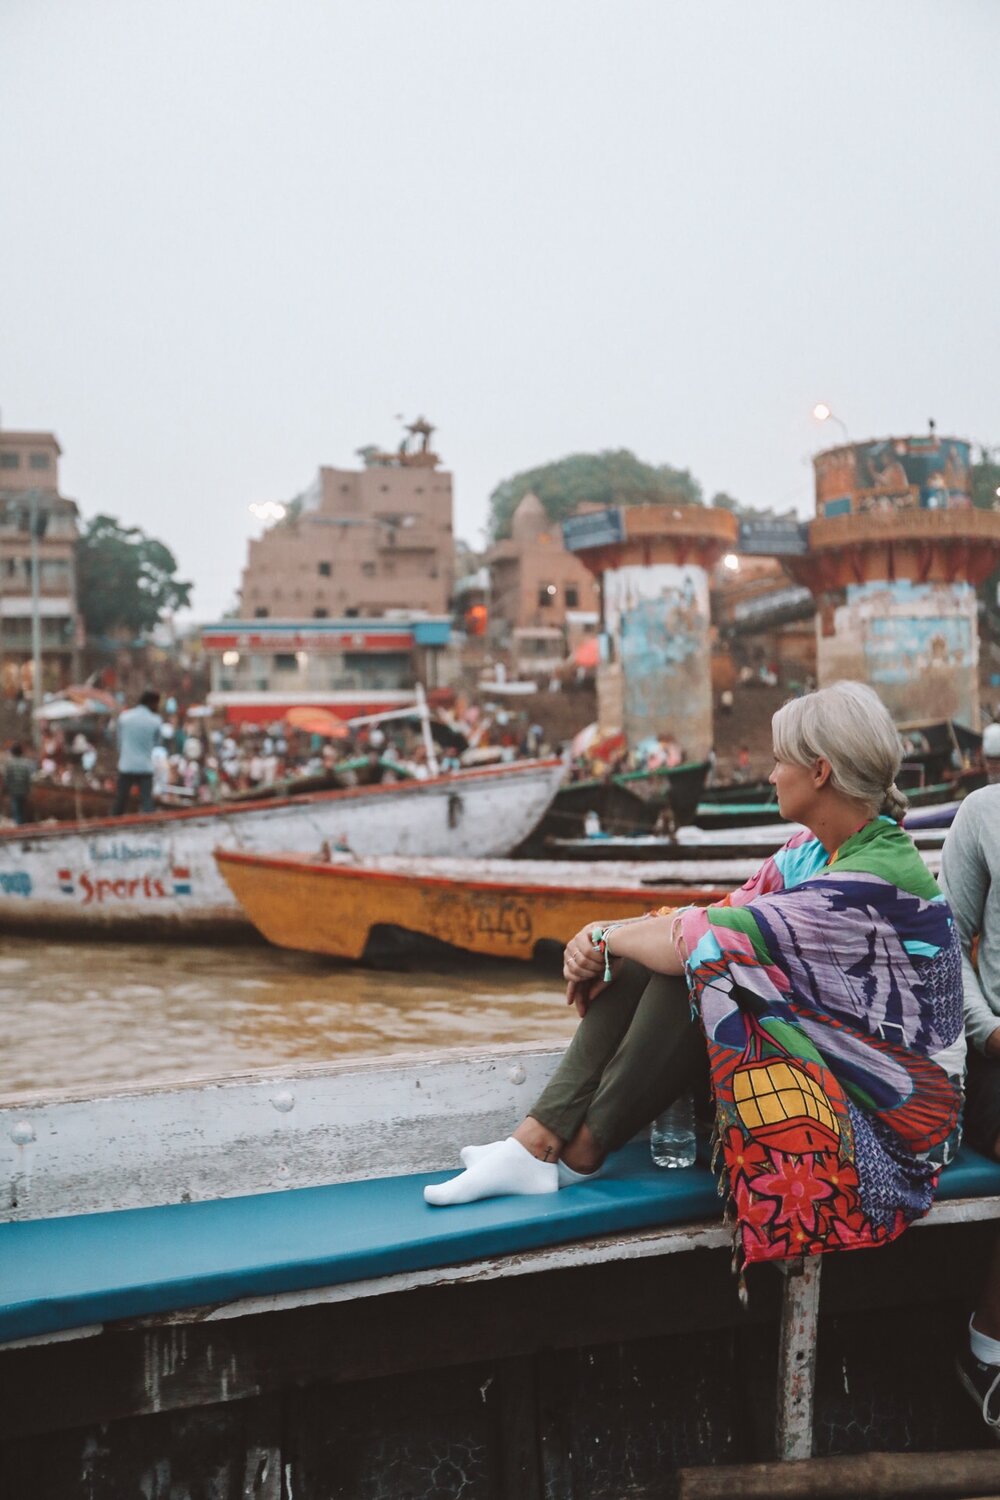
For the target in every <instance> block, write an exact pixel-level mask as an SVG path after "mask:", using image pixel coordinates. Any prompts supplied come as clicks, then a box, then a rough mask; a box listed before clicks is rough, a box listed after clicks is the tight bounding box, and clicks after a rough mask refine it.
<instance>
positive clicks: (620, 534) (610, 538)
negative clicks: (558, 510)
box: [562, 505, 625, 552]
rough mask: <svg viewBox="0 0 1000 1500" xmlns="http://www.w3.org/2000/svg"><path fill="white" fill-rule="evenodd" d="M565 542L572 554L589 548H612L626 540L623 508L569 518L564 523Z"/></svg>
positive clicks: (596, 511) (618, 507) (593, 511)
mask: <svg viewBox="0 0 1000 1500" xmlns="http://www.w3.org/2000/svg"><path fill="white" fill-rule="evenodd" d="M562 534H563V542H564V543H565V546H566V548H567V550H568V551H570V552H583V551H584V549H585V548H587V547H610V546H613V544H614V543H615V542H623V541H624V540H625V517H624V516H623V515H622V511H621V506H619V505H612V506H609V507H608V509H607V510H592V511H589V512H588V513H587V514H586V515H582V516H568V517H567V518H566V520H565V521H564V522H563V523H562Z"/></svg>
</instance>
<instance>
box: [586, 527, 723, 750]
mask: <svg viewBox="0 0 1000 1500" xmlns="http://www.w3.org/2000/svg"><path fill="white" fill-rule="evenodd" d="M737 534H738V526H737V522H736V518H735V516H733V515H731V514H730V512H729V511H725V510H714V509H711V508H708V507H704V506H700V505H642V506H638V505H637V506H621V507H618V508H615V509H610V510H604V511H597V512H593V513H591V514H589V515H582V516H574V517H572V518H571V519H570V520H568V521H564V522H563V537H564V539H565V542H566V546H567V547H568V548H569V549H570V551H572V552H576V553H578V554H579V556H580V557H581V558H582V560H583V561H584V563H585V564H586V565H587V567H588V568H589V569H590V571H591V572H592V573H594V574H595V576H596V577H598V578H599V579H600V581H601V592H602V608H603V630H604V652H605V660H604V662H603V664H602V667H601V668H600V669H599V672H598V713H599V717H600V721H601V726H602V728H603V729H612V728H619V729H622V730H624V732H625V735H626V737H627V739H628V742H629V745H630V746H631V747H632V748H633V749H634V748H635V747H636V746H637V745H639V744H641V743H642V741H643V740H645V739H649V738H650V737H655V736H657V735H660V734H667V733H669V734H672V735H673V736H674V737H675V739H676V740H677V741H678V742H679V744H680V745H681V747H682V748H683V750H684V752H685V754H686V756H687V757H688V758H689V759H692V760H700V759H702V758H703V757H704V756H705V754H706V753H707V751H708V750H709V748H710V746H711V744H712V680H711V638H710V619H709V580H708V575H709V570H710V569H711V568H712V567H714V565H715V564H716V563H717V562H718V560H719V558H720V557H721V556H722V554H723V553H725V552H730V551H732V550H733V548H734V547H735V545H736V538H737Z"/></svg>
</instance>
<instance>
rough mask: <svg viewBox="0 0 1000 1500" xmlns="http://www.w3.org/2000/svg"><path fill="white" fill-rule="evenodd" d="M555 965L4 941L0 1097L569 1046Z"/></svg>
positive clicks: (569, 1023) (0, 946) (569, 1016)
mask: <svg viewBox="0 0 1000 1500" xmlns="http://www.w3.org/2000/svg"><path fill="white" fill-rule="evenodd" d="M575 1019H576V1018H575V1014H574V1013H572V1012H570V1011H568V1010H567V1008H566V1005H565V1002H564V1000H563V996H562V991H561V983H560V977H559V973H558V970H557V969H553V968H549V969H540V968H532V967H531V966H529V965H526V964H514V963H510V964H505V963H500V962H495V961H491V960H488V959H475V958H471V957H470V958H468V959H467V960H462V959H458V960H457V961H456V962H455V963H454V965H448V966H440V965H439V966H437V967H435V968H433V969H426V968H425V969H419V970H417V969H415V970H413V971H410V972H402V973H401V972H390V971H387V970H375V969H365V968H360V967H354V966H349V965H345V964H338V963H335V962H333V961H332V960H329V959H323V958H318V957H312V956H310V955H307V954H300V953H289V952H285V951H283V950H281V949H278V948H269V947H265V946H263V945H257V944H250V943H245V944H239V945H233V946H222V945H218V946H209V945H194V944H182V943H176V944H168V943H105V942H99V943H82V942H59V941H51V940H48V939H42V938H28V937H15V938H7V937H5V938H3V939H2V941H0V1100H2V1099H4V1098H12V1097H17V1096H19V1095H23V1094H26V1093H33V1092H36V1091H42V1092H46V1093H47V1092H49V1091H50V1090H56V1089H73V1090H90V1091H93V1092H94V1093H102V1092H105V1091H107V1090H109V1089H110V1090H113V1089H114V1088H115V1087H117V1086H118V1085H121V1084H134V1083H141V1082H144V1081H147V1080H148V1081H156V1082H164V1081H173V1080H177V1079H183V1078H195V1077H199V1076H202V1077H203V1076H205V1075H211V1074H219V1073H227V1072H232V1071H236V1070H240V1069H245V1068H271V1067H281V1066H283V1065H285V1064H288V1063H311V1062H323V1061H328V1060H330V1059H334V1058H345V1057H373V1056H379V1055H381V1056H384V1055H386V1054H388V1053H399V1054H404V1053H414V1052H436V1051H445V1050H446V1049H448V1048H454V1047H477V1046H488V1045H490V1044H491V1043H495V1042H542V1043H545V1042H551V1043H560V1042H565V1041H566V1040H568V1038H569V1037H570V1036H571V1035H572V1032H573V1029H574V1023H575Z"/></svg>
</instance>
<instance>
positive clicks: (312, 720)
mask: <svg viewBox="0 0 1000 1500" xmlns="http://www.w3.org/2000/svg"><path fill="white" fill-rule="evenodd" d="M285 722H286V723H287V724H290V725H291V726H292V728H293V729H304V730H305V732H306V734H321V735H322V736H323V738H324V739H327V740H346V739H349V738H350V733H351V731H350V730H349V729H348V727H347V725H346V724H345V723H344V721H343V719H338V718H337V715H336V714H331V713H329V712H328V710H327V709H325V708H290V709H289V710H288V712H287V713H286V714H285Z"/></svg>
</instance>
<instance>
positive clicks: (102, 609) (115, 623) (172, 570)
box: [77, 516, 192, 636]
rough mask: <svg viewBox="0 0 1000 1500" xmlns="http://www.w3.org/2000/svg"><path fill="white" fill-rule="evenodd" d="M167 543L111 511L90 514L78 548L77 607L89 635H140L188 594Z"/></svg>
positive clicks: (189, 593)
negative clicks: (118, 518) (125, 521)
mask: <svg viewBox="0 0 1000 1500" xmlns="http://www.w3.org/2000/svg"><path fill="white" fill-rule="evenodd" d="M176 573H177V560H176V558H175V557H174V554H173V553H172V552H171V550H170V548H169V547H166V546H164V544H163V542H158V541H156V539H155V538H154V537H150V536H147V535H146V533H145V532H144V531H141V530H140V529H139V527H138V526H122V524H121V523H120V522H119V521H118V520H117V519H116V518H115V517H114V516H94V517H92V519H91V520H90V521H88V523H87V529H86V531H85V532H84V533H83V536H82V537H81V538H80V541H79V544H78V550H77V593H78V597H79V605H80V613H81V614H82V615H83V618H84V622H85V623H86V627H87V634H88V635H92V636H102V635H104V636H107V635H112V634H113V633H114V632H115V631H117V630H127V631H128V632H129V633H130V634H131V635H143V634H145V633H146V632H148V631H150V630H152V629H153V627H154V626H155V625H156V624H157V623H158V622H159V621H160V620H161V619H162V618H163V615H164V613H165V612H166V611H167V610H173V609H179V608H181V607H182V606H183V605H185V604H188V603H189V602H190V598H191V588H192V585H191V584H190V583H184V582H182V581H181V580H180V579H179V578H177V577H176Z"/></svg>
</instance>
